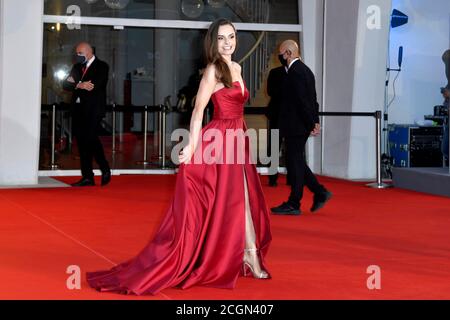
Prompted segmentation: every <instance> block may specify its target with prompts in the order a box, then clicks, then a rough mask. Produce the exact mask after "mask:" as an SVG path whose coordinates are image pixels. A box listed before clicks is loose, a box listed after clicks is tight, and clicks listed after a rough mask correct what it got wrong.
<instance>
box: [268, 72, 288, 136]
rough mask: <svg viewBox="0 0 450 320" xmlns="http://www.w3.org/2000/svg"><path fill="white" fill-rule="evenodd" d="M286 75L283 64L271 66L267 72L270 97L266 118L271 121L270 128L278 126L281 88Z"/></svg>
mask: <svg viewBox="0 0 450 320" xmlns="http://www.w3.org/2000/svg"><path fill="white" fill-rule="evenodd" d="M286 77H287V72H286V69H285V67H284V66H281V67H277V68H273V69H271V70H270V72H269V76H268V78H267V94H268V95H269V97H270V101H269V105H268V106H267V113H266V115H267V118H269V120H270V123H271V128H272V129H275V128H278V118H279V114H280V108H281V103H282V88H283V82H284V78H286Z"/></svg>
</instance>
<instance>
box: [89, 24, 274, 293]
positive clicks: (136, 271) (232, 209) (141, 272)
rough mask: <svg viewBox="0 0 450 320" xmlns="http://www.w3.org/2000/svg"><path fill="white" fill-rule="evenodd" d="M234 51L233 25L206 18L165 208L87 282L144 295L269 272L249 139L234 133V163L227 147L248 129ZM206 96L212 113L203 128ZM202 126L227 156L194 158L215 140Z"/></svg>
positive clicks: (224, 284)
mask: <svg viewBox="0 0 450 320" xmlns="http://www.w3.org/2000/svg"><path fill="white" fill-rule="evenodd" d="M235 49H236V30H235V28H234V26H233V24H232V23H231V22H230V21H228V20H226V19H219V20H217V21H215V22H213V23H212V24H211V26H210V27H209V30H208V33H207V35H206V38H205V53H206V57H207V62H208V65H207V68H206V70H205V72H204V75H203V78H202V80H201V83H200V87H199V90H198V93H197V98H196V103H195V108H194V111H193V114H192V118H191V125H190V134H189V142H188V145H187V146H185V147H184V148H183V150H182V151H181V152H180V155H179V161H180V163H181V164H180V168H179V172H178V175H177V179H176V184H175V193H174V196H173V199H172V201H171V204H170V207H169V209H168V211H167V212H166V215H165V217H164V219H163V221H162V223H161V225H160V227H159V229H158V231H157V233H156V235H155V237H154V239H153V240H152V241H151V242H150V243H149V244H148V245H147V246H146V247H145V248H144V249H143V250H142V251H141V252H140V253H139V254H138V255H137V256H136V257H134V258H132V259H130V260H128V261H126V262H124V263H121V264H119V265H117V266H115V267H114V268H112V269H110V270H106V271H97V272H88V273H87V281H88V283H89V285H90V286H91V287H93V288H95V289H97V290H99V291H112V292H118V293H124V294H136V295H143V294H157V293H158V292H159V291H161V290H163V289H165V288H170V287H178V288H183V289H185V288H189V287H191V286H194V285H202V286H210V287H217V288H234V287H235V284H236V281H237V279H238V277H239V276H242V275H243V276H247V275H249V276H253V277H255V278H258V279H269V278H270V275H269V273H268V271H267V268H266V264H265V256H266V254H267V251H268V248H269V243H270V241H271V234H270V226H269V211H268V209H267V206H266V202H265V199H264V194H263V191H262V188H261V183H260V180H259V176H258V173H257V171H256V167H255V165H254V164H253V162H252V161H250V152H249V140H248V138H246V137H242V136H239V135H236V136H237V138H235V139H234V140H240V141H238V142H243V145H244V148H243V150H244V156H245V161H236V160H238V159H237V158H238V156H239V155H238V154H239V152H235V151H236V149H237V148H235V147H234V146H233V147H232V148H231V149H233V150H232V151H233V152H230V151H229V149H230V142H229V141H231V140H227V139H226V135H228V134H229V133H230V132H235V131H239V130H244V131H245V130H247V127H246V124H245V122H244V119H243V111H244V104H245V102H246V101H247V99H248V96H249V93H248V91H247V89H246V88H245V85H244V82H243V80H242V77H241V67H240V66H239V64H237V63H236V62H233V61H232V59H231V56H232V54H233V53H234V51H235ZM210 99H212V101H213V103H214V117H213V120H212V121H211V122H210V123H209V124H208V125H206V126H205V127H204V128H203V129H202V128H201V124H202V119H203V111H204V108H205V107H206V105H207V103H208V101H209V100H210ZM208 131H209V132H214V133H215V134H216V135H217V133H219V135H221V137H220V138H223V139H219V140H221V141H223V145H222V148H221V149H220V152H218V153H217V154H215V157H216V158H215V159H216V160H217V159H219V158H218V157H217V156H219V157H220V156H222V157H223V158H222V159H228V160H229V159H230V158H231V159H232V160H233V161H228V160H226V161H225V160H224V161H213V162H211V161H201V162H200V163H198V161H194V160H195V159H197V155H198V154H199V152H201V151H199V150H205V149H207V148H208V146H209V147H211V146H212V145H211V144H212V143H214V141H212V140H211V139H210V140H208V139H206V138H205V133H207V132H208ZM234 142H236V141H234ZM227 144H228V147H227ZM206 162H207V163H206Z"/></svg>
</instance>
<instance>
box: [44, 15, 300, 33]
mask: <svg viewBox="0 0 450 320" xmlns="http://www.w3.org/2000/svg"><path fill="white" fill-rule="evenodd" d="M74 20H75V19H74V17H72V16H57V15H44V16H43V22H44V23H63V24H67V23H71V24H73V23H74ZM76 23H79V24H80V25H97V26H117V27H145V28H168V29H208V26H209V25H210V23H211V22H210V21H189V20H156V19H129V18H104V17H77V18H76ZM234 25H235V26H236V28H237V29H238V30H242V31H276V32H302V25H300V24H270V23H267V24H266V23H240V22H236V23H234Z"/></svg>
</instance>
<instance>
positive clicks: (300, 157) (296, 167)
mask: <svg viewBox="0 0 450 320" xmlns="http://www.w3.org/2000/svg"><path fill="white" fill-rule="evenodd" d="M308 137H309V135H308V136H306V135H305V136H288V137H285V138H284V140H285V143H286V167H287V171H288V175H289V179H290V183H291V194H290V195H289V199H288V203H289V204H290V205H291V206H293V207H294V208H299V207H300V202H301V200H302V198H303V187H304V186H306V187H308V189H309V190H310V191H311V192H313V193H314V194H317V193H321V192H325V191H326V189H325V187H324V186H323V185H321V184H320V183H319V181H317V178H316V176H315V175H314V173H312V171H311V169H310V168H309V167H308V165H307V164H306V158H305V145H306V141H307V140H308Z"/></svg>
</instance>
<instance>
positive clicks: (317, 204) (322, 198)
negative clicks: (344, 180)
mask: <svg viewBox="0 0 450 320" xmlns="http://www.w3.org/2000/svg"><path fill="white" fill-rule="evenodd" d="M332 195H333V194H332V193H331V192H330V191H325V192H321V193H316V194H315V195H314V201H313V205H312V207H311V212H316V211H317V210H319V209H321V208H323V206H324V205H325V203H327V201H328V200H330V199H331V197H332Z"/></svg>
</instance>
